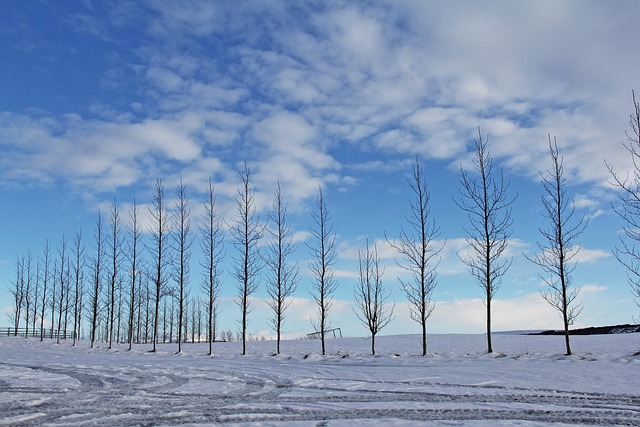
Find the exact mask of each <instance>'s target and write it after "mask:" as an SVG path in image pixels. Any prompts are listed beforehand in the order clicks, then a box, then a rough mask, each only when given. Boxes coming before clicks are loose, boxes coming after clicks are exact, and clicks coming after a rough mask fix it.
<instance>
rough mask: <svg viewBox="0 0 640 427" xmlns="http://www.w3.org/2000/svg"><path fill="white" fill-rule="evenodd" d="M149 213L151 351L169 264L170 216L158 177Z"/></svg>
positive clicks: (156, 347) (155, 335) (155, 341)
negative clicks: (151, 295)
mask: <svg viewBox="0 0 640 427" xmlns="http://www.w3.org/2000/svg"><path fill="white" fill-rule="evenodd" d="M149 213H150V215H151V225H150V229H149V232H150V233H151V244H150V247H149V252H150V253H151V256H152V259H153V261H152V263H153V265H152V271H151V279H152V280H153V283H154V285H155V289H154V297H153V302H154V320H153V350H152V351H153V352H156V351H157V350H158V346H157V345H158V327H159V322H160V303H161V299H162V296H163V294H164V292H165V291H166V287H167V280H168V277H167V272H166V271H165V270H166V266H167V265H168V264H169V262H168V261H169V258H168V253H167V239H168V237H169V233H170V224H169V221H170V216H169V213H168V212H167V207H166V206H165V198H164V186H163V185H162V181H161V180H160V179H157V180H156V184H155V187H154V192H153V200H152V207H150V208H149Z"/></svg>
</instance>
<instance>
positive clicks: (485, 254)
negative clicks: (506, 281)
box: [455, 127, 515, 353]
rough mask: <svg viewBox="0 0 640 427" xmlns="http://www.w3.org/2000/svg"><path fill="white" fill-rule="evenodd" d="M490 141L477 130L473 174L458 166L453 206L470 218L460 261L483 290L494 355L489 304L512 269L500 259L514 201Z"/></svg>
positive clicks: (489, 345) (506, 238)
mask: <svg viewBox="0 0 640 427" xmlns="http://www.w3.org/2000/svg"><path fill="white" fill-rule="evenodd" d="M488 140H489V138H488V137H487V138H484V139H483V138H482V133H481V132H480V127H478V139H477V140H474V143H475V158H474V159H473V171H472V172H471V173H469V171H467V170H465V169H464V168H463V167H462V166H460V185H461V187H462V188H461V190H460V199H459V200H455V203H456V204H457V205H458V207H459V208H460V209H462V210H463V211H464V212H465V213H466V214H467V216H468V218H469V225H468V226H466V227H464V230H465V231H466V233H467V238H466V240H467V244H468V245H469V247H470V249H471V250H470V253H469V254H468V255H467V256H465V257H461V260H462V262H464V263H465V264H466V265H467V267H468V268H469V272H470V273H471V275H472V276H473V277H474V278H475V280H476V283H477V284H478V286H479V287H480V289H482V292H483V295H482V301H483V302H484V305H485V308H486V310H487V311H486V325H487V352H488V353H492V352H493V345H492V340H491V314H492V312H491V308H492V306H491V302H492V301H493V297H494V296H495V294H496V292H497V291H498V290H499V289H500V286H501V284H502V283H501V282H502V276H504V274H505V273H506V272H507V270H508V269H509V267H510V266H511V261H512V259H504V257H503V256H502V255H503V254H504V251H505V250H506V249H507V243H508V241H509V237H510V236H511V233H512V225H513V219H512V216H511V205H512V204H513V202H514V201H515V197H510V196H509V194H508V193H509V183H508V182H505V181H504V177H503V174H502V170H499V172H497V173H496V171H495V169H494V163H493V158H492V157H491V154H490V153H489V150H488V149H487V142H488Z"/></svg>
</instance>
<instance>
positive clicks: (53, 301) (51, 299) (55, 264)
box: [49, 259, 58, 339]
mask: <svg viewBox="0 0 640 427" xmlns="http://www.w3.org/2000/svg"><path fill="white" fill-rule="evenodd" d="M52 277H53V283H52V285H53V286H52V287H51V296H50V297H49V305H50V306H51V339H53V331H54V326H55V320H56V302H57V300H56V298H57V295H58V293H57V289H58V260H57V259H55V260H54V261H53V272H52Z"/></svg>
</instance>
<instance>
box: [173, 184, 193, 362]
mask: <svg viewBox="0 0 640 427" xmlns="http://www.w3.org/2000/svg"><path fill="white" fill-rule="evenodd" d="M175 215H176V218H175V230H176V232H175V234H174V238H175V251H176V253H177V257H178V262H177V265H176V270H177V271H176V273H175V276H176V281H177V282H178V353H180V352H181V351H182V340H181V339H180V338H181V337H182V335H181V328H182V321H183V318H184V304H185V297H186V296H187V295H188V285H189V259H190V258H191V245H192V243H193V237H192V236H191V210H190V209H189V198H188V196H187V190H186V189H185V187H184V184H183V183H182V178H180V183H179V184H178V188H177V189H176V206H175Z"/></svg>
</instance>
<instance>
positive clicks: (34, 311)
mask: <svg viewBox="0 0 640 427" xmlns="http://www.w3.org/2000/svg"><path fill="white" fill-rule="evenodd" d="M35 264H36V273H35V277H34V283H33V305H32V308H31V322H32V323H31V331H32V334H33V336H37V334H38V332H37V329H36V324H37V321H38V309H39V308H40V305H39V304H40V279H41V275H40V259H39V258H38V259H37V260H36V263H35Z"/></svg>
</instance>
